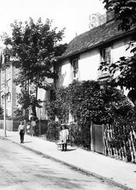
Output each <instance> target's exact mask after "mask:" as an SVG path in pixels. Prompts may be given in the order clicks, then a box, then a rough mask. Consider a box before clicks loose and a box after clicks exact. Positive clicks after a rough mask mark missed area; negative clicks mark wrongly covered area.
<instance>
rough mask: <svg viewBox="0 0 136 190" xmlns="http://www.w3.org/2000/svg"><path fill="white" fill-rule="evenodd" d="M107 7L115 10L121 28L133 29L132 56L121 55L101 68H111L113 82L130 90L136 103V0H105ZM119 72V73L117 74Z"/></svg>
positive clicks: (102, 64)
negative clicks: (115, 60) (114, 61)
mask: <svg viewBox="0 0 136 190" xmlns="http://www.w3.org/2000/svg"><path fill="white" fill-rule="evenodd" d="M103 3H104V5H105V8H106V9H107V10H109V11H113V12H114V14H115V21H116V22H118V29H119V30H125V31H128V30H131V29H133V30H134V32H133V36H132V41H131V42H130V44H129V48H130V52H131V55H132V56H130V57H125V56H124V57H121V58H120V59H119V60H118V61H117V62H116V63H112V64H111V65H108V64H107V63H106V62H104V63H101V66H100V70H106V69H107V68H108V69H109V72H110V73H111V74H112V76H113V80H112V81H111V82H112V84H114V85H115V86H121V87H125V88H126V89H128V90H129V91H130V99H131V100H132V101H133V103H135V100H136V98H134V96H135V94H136V83H135V81H136V43H135V42H136V1H135V0H104V1H103ZM117 73H118V74H117Z"/></svg>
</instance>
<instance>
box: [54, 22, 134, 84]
mask: <svg viewBox="0 0 136 190" xmlns="http://www.w3.org/2000/svg"><path fill="white" fill-rule="evenodd" d="M132 35H133V30H131V31H128V32H123V31H121V30H120V31H119V30H118V23H117V22H114V20H108V21H107V22H106V23H104V24H103V25H101V26H98V27H96V28H93V29H91V30H90V31H87V32H85V33H83V34H81V35H79V36H77V37H75V38H74V39H73V40H72V41H71V42H70V43H69V44H68V48H67V50H66V51H65V53H64V54H63V55H62V56H61V57H60V64H59V65H58V66H57V70H58V75H59V78H58V80H57V81H56V85H57V87H66V86H68V85H69V84H70V83H71V82H72V81H73V80H78V81H84V80H105V79H106V78H107V77H109V73H108V72H101V71H100V70H98V68H99V66H100V63H101V62H104V61H106V62H108V63H109V64H110V63H114V62H116V61H118V60H119V58H120V57H122V56H130V50H129V49H128V46H129V42H130V40H131V38H132Z"/></svg>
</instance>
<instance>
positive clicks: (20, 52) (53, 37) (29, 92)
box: [5, 18, 66, 115]
mask: <svg viewBox="0 0 136 190" xmlns="http://www.w3.org/2000/svg"><path fill="white" fill-rule="evenodd" d="M11 27H12V36H11V38H9V37H7V38H6V39H5V44H6V45H7V44H10V45H11V46H12V50H11V52H12V53H11V55H12V56H13V57H16V58H17V61H15V63H14V65H15V67H17V68H19V74H18V76H17V78H16V80H15V82H16V84H17V85H20V87H21V89H22V92H25V93H21V94H20V102H21V103H22V105H23V107H24V108H25V109H27V108H28V107H29V106H31V107H32V111H33V113H34V115H36V107H38V106H40V104H39V103H40V101H39V100H38V99H37V94H38V88H43V89H45V90H47V89H48V88H49V87H50V85H49V83H48V79H54V78H55V77H56V73H55V71H54V69H53V67H54V65H55V64H56V63H57V57H58V56H60V55H61V54H62V53H63V52H64V51H65V49H66V44H61V43H60V42H61V40H62V39H63V35H64V29H62V30H60V31H58V29H57V28H53V27H52V22H51V21H50V20H49V19H47V20H46V22H45V23H42V21H41V19H39V20H38V21H37V22H36V23H34V21H33V19H32V18H30V20H29V21H26V22H25V23H22V22H17V21H16V22H14V24H12V25H11Z"/></svg>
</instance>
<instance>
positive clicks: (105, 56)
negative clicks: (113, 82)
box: [99, 47, 111, 79]
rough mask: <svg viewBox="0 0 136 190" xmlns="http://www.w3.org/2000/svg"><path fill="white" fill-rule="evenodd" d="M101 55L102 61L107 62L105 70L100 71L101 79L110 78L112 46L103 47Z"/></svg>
mask: <svg viewBox="0 0 136 190" xmlns="http://www.w3.org/2000/svg"><path fill="white" fill-rule="evenodd" d="M100 56H101V62H105V70H103V71H101V72H100V76H99V79H102V78H105V79H106V78H108V77H109V76H110V74H109V70H108V67H109V64H110V63H111V48H110V47H108V48H103V49H101V50H100Z"/></svg>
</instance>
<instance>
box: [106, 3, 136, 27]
mask: <svg viewBox="0 0 136 190" xmlns="http://www.w3.org/2000/svg"><path fill="white" fill-rule="evenodd" d="M103 3H104V5H105V8H106V9H107V10H109V11H114V14H115V19H116V20H118V21H119V29H121V30H129V29H130V28H131V27H132V26H133V25H135V23H136V1H135V0H103Z"/></svg>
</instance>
